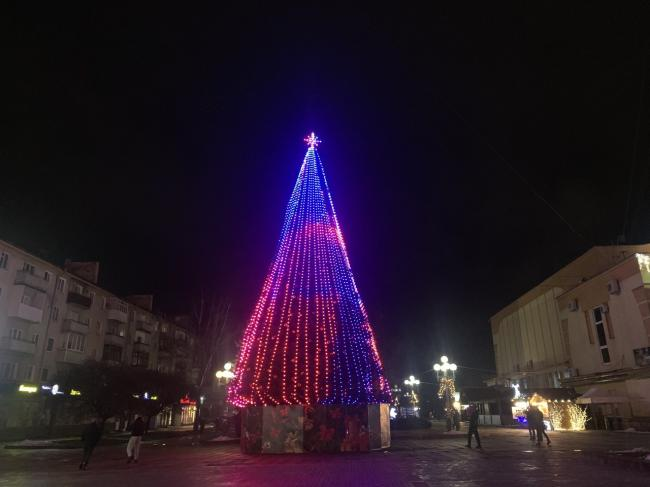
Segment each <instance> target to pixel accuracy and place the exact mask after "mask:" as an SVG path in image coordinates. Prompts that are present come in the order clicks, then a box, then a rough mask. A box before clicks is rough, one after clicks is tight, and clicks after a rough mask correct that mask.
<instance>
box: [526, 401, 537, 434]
mask: <svg viewBox="0 0 650 487" xmlns="http://www.w3.org/2000/svg"><path fill="white" fill-rule="evenodd" d="M530 413H531V407H530V406H529V407H528V409H526V423H528V436H529V437H530V441H535V439H536V438H535V434H536V432H537V425H536V424H535V415H534V414H532V415H531V414H530Z"/></svg>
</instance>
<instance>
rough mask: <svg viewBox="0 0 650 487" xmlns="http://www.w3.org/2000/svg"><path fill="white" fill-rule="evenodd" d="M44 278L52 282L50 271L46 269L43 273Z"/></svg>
mask: <svg viewBox="0 0 650 487" xmlns="http://www.w3.org/2000/svg"><path fill="white" fill-rule="evenodd" d="M43 280H44V281H45V282H50V273H49V272H47V271H45V272H44V273H43Z"/></svg>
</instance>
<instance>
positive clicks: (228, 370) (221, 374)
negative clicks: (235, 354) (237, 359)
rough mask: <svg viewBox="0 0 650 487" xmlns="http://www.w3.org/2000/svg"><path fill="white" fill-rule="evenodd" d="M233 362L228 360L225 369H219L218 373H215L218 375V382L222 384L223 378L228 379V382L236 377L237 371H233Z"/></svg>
mask: <svg viewBox="0 0 650 487" xmlns="http://www.w3.org/2000/svg"><path fill="white" fill-rule="evenodd" d="M232 367H233V366H232V362H226V363H225V364H224V365H223V370H217V373H216V374H214V375H215V376H216V377H217V379H218V380H217V383H218V384H219V385H221V379H224V380H225V381H226V384H227V383H228V382H229V381H230V379H233V378H234V377H235V373H234V372H233V371H232Z"/></svg>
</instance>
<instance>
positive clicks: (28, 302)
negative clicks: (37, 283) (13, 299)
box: [20, 294, 32, 306]
mask: <svg viewBox="0 0 650 487" xmlns="http://www.w3.org/2000/svg"><path fill="white" fill-rule="evenodd" d="M20 302H21V303H23V304H26V305H27V306H30V305H31V304H32V297H31V296H30V295H29V294H23V297H22V298H20Z"/></svg>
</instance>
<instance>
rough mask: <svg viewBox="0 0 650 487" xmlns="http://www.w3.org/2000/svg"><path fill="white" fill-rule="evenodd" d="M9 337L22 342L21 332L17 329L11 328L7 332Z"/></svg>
mask: <svg viewBox="0 0 650 487" xmlns="http://www.w3.org/2000/svg"><path fill="white" fill-rule="evenodd" d="M9 336H10V337H11V338H12V339H14V340H22V338H23V331H22V330H19V329H18V328H12V329H11V331H10V332H9Z"/></svg>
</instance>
